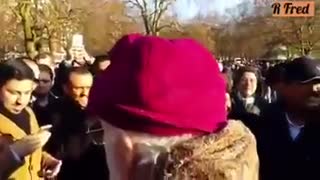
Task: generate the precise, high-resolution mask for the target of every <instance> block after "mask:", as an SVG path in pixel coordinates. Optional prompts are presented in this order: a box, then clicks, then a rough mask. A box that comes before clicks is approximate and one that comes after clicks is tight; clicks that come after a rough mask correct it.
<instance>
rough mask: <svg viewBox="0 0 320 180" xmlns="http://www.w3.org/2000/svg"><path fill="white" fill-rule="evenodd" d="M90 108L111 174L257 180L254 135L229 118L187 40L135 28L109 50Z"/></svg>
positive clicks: (206, 58) (209, 68) (205, 54)
mask: <svg viewBox="0 0 320 180" xmlns="http://www.w3.org/2000/svg"><path fill="white" fill-rule="evenodd" d="M110 59H111V65H110V66H109V67H108V68H107V70H106V71H104V72H102V73H101V74H100V75H99V76H98V77H97V79H96V81H95V83H94V85H93V87H92V89H91V92H90V97H89V104H88V112H89V113H90V114H91V115H92V117H93V118H96V119H99V120H100V121H101V122H102V125H103V128H104V141H105V150H106V156H107V162H108V167H109V172H110V179H111V180H158V179H159V180H164V179H172V180H184V179H196V180H207V179H209V180H240V179H243V180H257V179H258V171H259V161H258V156H257V152H256V141H255V138H254V136H253V135H252V133H251V132H250V131H249V130H248V128H246V127H245V126H244V125H243V124H242V123H241V122H240V121H234V120H227V110H226V108H225V107H226V96H225V94H226V84H225V81H224V80H223V77H222V76H221V73H220V71H219V67H218V63H217V62H216V60H215V59H214V58H213V57H212V55H211V54H210V52H209V51H208V50H207V49H206V48H204V47H203V46H201V45H200V44H198V43H197V42H195V41H193V40H191V39H178V40H168V39H162V38H159V37H150V36H141V35H138V34H132V35H128V36H125V37H123V38H122V39H120V40H119V41H118V42H117V43H116V45H115V46H114V47H113V49H112V50H111V52H110Z"/></svg>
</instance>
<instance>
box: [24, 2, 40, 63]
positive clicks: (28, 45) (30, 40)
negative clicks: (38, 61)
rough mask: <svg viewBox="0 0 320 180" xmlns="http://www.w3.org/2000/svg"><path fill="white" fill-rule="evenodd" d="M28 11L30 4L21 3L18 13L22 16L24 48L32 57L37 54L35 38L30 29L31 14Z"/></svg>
mask: <svg viewBox="0 0 320 180" xmlns="http://www.w3.org/2000/svg"><path fill="white" fill-rule="evenodd" d="M30 11H31V5H30V4H23V5H22V7H21V8H20V15H21V17H22V25H23V32H24V43H25V50H26V52H27V55H28V56H29V57H30V58H34V57H35V56H36V55H37V50H36V47H35V38H34V34H33V30H32V16H31V13H30Z"/></svg>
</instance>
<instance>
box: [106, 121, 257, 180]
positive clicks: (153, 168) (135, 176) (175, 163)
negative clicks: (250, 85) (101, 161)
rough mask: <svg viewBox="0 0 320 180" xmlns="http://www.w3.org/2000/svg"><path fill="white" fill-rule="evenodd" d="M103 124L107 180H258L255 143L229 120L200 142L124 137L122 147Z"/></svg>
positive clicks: (189, 138)
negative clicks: (124, 143) (108, 171)
mask: <svg viewBox="0 0 320 180" xmlns="http://www.w3.org/2000/svg"><path fill="white" fill-rule="evenodd" d="M103 124H104V128H105V140H106V142H107V143H106V152H107V161H108V166H109V170H110V175H111V177H110V178H111V179H113V180H142V179H143V180H258V172H259V160H258V155H257V150H256V141H255V138H254V136H253V135H252V133H251V132H250V131H249V129H248V128H247V127H245V126H244V125H243V124H242V123H241V122H240V121H233V120H230V121H229V122H228V125H227V126H226V127H225V128H224V129H223V130H222V131H220V132H219V133H216V134H210V135H206V136H201V137H192V136H189V135H185V136H181V137H170V138H161V137H154V136H150V135H145V134H139V133H138V134H134V133H132V132H125V133H126V137H127V138H126V140H125V141H124V142H128V143H127V144H128V146H122V145H120V146H118V145H119V144H121V143H119V142H120V140H119V139H118V138H117V136H118V135H119V134H121V132H120V131H121V130H120V131H119V129H117V128H114V127H111V126H109V125H106V123H103ZM122 133H123V132H122ZM106 136H108V137H106ZM110 137H111V138H110ZM128 137H130V139H131V140H129V141H128ZM112 141H113V142H115V143H114V144H112V143H110V142H112ZM116 146H118V148H117V147H116ZM125 149H127V150H125ZM128 164H131V165H129V166H128ZM128 169H130V170H128ZM125 174H127V175H125Z"/></svg>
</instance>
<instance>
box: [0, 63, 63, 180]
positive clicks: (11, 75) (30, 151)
mask: <svg viewBox="0 0 320 180" xmlns="http://www.w3.org/2000/svg"><path fill="white" fill-rule="evenodd" d="M34 88H35V77H34V73H33V71H32V70H31V69H30V68H29V67H28V65H27V64H26V63H25V62H23V61H22V60H19V59H14V60H9V61H7V62H5V63H2V64H0V138H1V139H2V140H3V141H5V143H4V144H5V145H6V147H7V149H8V151H6V152H9V154H10V153H11V155H12V157H13V159H12V160H10V161H11V162H4V163H13V161H14V163H15V165H17V166H12V167H10V168H9V169H5V168H6V167H7V166H5V165H4V166H2V163H3V162H2V161H1V166H0V179H16V180H31V179H32V180H40V179H43V178H46V179H48V178H54V177H56V176H57V174H58V173H59V171H60V167H61V164H62V162H61V161H60V160H58V159H56V158H54V157H52V156H51V155H49V154H48V153H46V152H44V151H42V147H43V146H44V145H45V144H46V142H47V141H48V139H49V138H50V136H51V133H50V131H49V129H50V128H51V125H46V126H43V127H39V125H38V122H37V120H36V118H35V115H34V113H33V111H32V110H31V109H30V108H29V107H28V104H29V101H30V98H31V95H32V92H33V90H34ZM0 153H1V151H0ZM0 155H2V154H0ZM12 168H14V169H13V170H12Z"/></svg>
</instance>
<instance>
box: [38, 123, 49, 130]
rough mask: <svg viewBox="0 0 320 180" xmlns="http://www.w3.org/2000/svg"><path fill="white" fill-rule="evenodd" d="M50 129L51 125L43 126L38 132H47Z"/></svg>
mask: <svg viewBox="0 0 320 180" xmlns="http://www.w3.org/2000/svg"><path fill="white" fill-rule="evenodd" d="M51 128H52V125H51V124H48V125H44V126H41V127H40V131H49V130H50V129H51Z"/></svg>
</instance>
